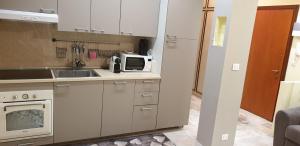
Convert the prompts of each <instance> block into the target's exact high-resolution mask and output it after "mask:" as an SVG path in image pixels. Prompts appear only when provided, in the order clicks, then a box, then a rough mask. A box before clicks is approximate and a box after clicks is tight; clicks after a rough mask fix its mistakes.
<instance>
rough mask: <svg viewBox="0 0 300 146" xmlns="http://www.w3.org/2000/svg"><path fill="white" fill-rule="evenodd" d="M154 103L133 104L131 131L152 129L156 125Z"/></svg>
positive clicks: (155, 107)
mask: <svg viewBox="0 0 300 146" xmlns="http://www.w3.org/2000/svg"><path fill="white" fill-rule="evenodd" d="M156 115H157V106H156V105H145V106H135V107H134V112H133V118H132V119H133V121H132V130H133V132H138V131H146V130H154V129H155V126H156Z"/></svg>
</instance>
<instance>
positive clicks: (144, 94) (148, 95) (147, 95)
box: [142, 93, 153, 97]
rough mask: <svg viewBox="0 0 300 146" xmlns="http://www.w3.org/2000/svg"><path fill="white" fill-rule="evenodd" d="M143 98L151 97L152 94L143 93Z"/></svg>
mask: <svg viewBox="0 0 300 146" xmlns="http://www.w3.org/2000/svg"><path fill="white" fill-rule="evenodd" d="M142 96H143V97H153V94H152V93H143V94H142Z"/></svg>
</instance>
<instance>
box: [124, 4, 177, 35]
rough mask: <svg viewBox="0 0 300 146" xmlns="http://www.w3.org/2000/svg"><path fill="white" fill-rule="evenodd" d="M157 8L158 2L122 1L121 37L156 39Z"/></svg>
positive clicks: (158, 6)
mask: <svg viewBox="0 0 300 146" xmlns="http://www.w3.org/2000/svg"><path fill="white" fill-rule="evenodd" d="M179 1H180V0H179ZM159 8H160V0H122V5H121V23H120V31H121V35H133V36H145V37H156V34H157V28H158V18H159Z"/></svg>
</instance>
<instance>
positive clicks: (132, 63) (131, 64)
mask: <svg viewBox="0 0 300 146" xmlns="http://www.w3.org/2000/svg"><path fill="white" fill-rule="evenodd" d="M145 63H146V62H145V59H144V58H137V57H127V58H126V64H125V70H126V71H143V69H144V67H145Z"/></svg>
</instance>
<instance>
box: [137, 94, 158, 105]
mask: <svg viewBox="0 0 300 146" xmlns="http://www.w3.org/2000/svg"><path fill="white" fill-rule="evenodd" d="M148 104H158V91H141V92H135V95H134V105H148Z"/></svg>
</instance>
